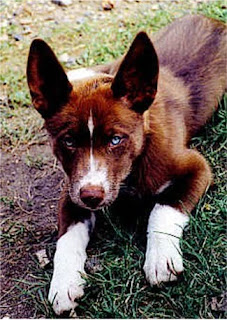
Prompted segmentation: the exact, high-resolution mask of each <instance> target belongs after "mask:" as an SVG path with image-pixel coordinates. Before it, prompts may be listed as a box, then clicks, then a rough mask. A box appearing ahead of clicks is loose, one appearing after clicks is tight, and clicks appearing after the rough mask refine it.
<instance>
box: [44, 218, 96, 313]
mask: <svg viewBox="0 0 227 320" xmlns="http://www.w3.org/2000/svg"><path fill="white" fill-rule="evenodd" d="M93 227H94V215H93V214H91V217H90V218H88V219H84V220H82V221H79V222H71V224H70V225H69V226H68V227H67V229H66V230H65V233H64V234H62V235H61V234H60V238H59V240H58V242H57V247H56V252H55V256H54V272H53V277H52V281H51V285H50V290H49V296H48V299H49V301H50V303H51V304H52V306H53V309H54V311H55V313H56V314H58V315H60V314H61V313H63V312H64V311H69V310H71V309H72V310H73V309H74V308H75V307H76V306H77V305H78V304H77V302H76V300H77V299H79V298H80V297H81V296H83V294H84V285H85V280H84V279H83V276H84V275H85V271H84V265H85V261H86V258H87V254H86V247H87V245H88V242H89V232H90V231H91V228H93ZM59 230H61V226H60V229H59Z"/></svg>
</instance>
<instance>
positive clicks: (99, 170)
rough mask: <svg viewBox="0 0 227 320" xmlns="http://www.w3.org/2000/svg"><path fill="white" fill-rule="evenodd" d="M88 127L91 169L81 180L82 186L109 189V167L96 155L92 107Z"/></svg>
mask: <svg viewBox="0 0 227 320" xmlns="http://www.w3.org/2000/svg"><path fill="white" fill-rule="evenodd" d="M87 125H88V129H89V132H90V157H89V170H88V173H87V174H86V175H85V176H84V177H83V178H82V179H81V180H80V187H81V188H82V187H84V186H87V185H93V186H101V187H103V188H104V191H105V192H108V190H109V182H108V176H107V168H106V167H105V166H103V165H102V164H100V162H99V161H98V160H97V159H95V156H94V146H93V133H94V119H93V114H92V109H90V115H89V118H88V123H87Z"/></svg>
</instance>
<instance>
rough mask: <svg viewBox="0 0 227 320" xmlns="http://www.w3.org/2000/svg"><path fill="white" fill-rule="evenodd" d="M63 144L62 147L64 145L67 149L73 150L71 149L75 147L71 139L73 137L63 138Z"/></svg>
mask: <svg viewBox="0 0 227 320" xmlns="http://www.w3.org/2000/svg"><path fill="white" fill-rule="evenodd" d="M63 143H64V145H65V146H66V147H67V148H73V147H75V140H74V139H73V137H70V136H68V137H65V138H64V139H63Z"/></svg>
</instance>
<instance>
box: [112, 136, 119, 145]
mask: <svg viewBox="0 0 227 320" xmlns="http://www.w3.org/2000/svg"><path fill="white" fill-rule="evenodd" d="M121 140H122V138H121V137H119V136H114V137H113V138H112V139H111V140H110V142H111V144H112V145H113V146H116V145H118V144H119V143H120V142H121Z"/></svg>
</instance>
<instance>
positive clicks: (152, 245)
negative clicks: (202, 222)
mask: <svg viewBox="0 0 227 320" xmlns="http://www.w3.org/2000/svg"><path fill="white" fill-rule="evenodd" d="M188 220H189V217H188V216H187V215H185V214H183V213H182V212H180V211H178V210H176V209H174V208H172V207H170V206H167V205H163V206H162V205H160V204H156V205H155V207H154V209H153V210H152V211H151V214H150V217H149V221H148V228H147V250H146V258H145V264H144V272H145V275H146V278H147V280H148V281H149V282H150V284H151V285H152V286H153V285H159V284H160V283H161V282H169V281H175V280H177V276H178V275H179V274H180V273H181V272H182V271H183V269H184V268H183V260H182V254H181V250H180V238H181V236H182V233H183V228H184V227H185V225H186V224H187V223H188Z"/></svg>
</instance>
